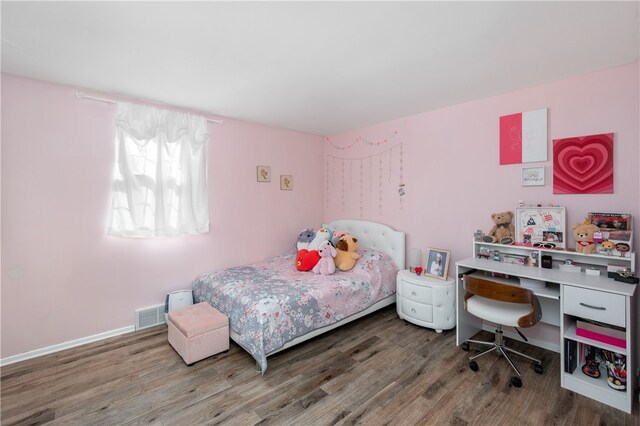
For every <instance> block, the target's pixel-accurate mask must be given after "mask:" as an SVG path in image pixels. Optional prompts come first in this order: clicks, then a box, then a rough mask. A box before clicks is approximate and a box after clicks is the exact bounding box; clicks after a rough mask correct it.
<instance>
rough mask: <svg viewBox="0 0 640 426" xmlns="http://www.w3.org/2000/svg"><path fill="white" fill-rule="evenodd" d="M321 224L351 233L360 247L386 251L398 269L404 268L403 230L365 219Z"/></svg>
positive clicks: (333, 229)
mask: <svg viewBox="0 0 640 426" xmlns="http://www.w3.org/2000/svg"><path fill="white" fill-rule="evenodd" d="M323 226H326V227H327V228H329V229H331V230H332V231H344V232H348V233H350V234H352V235H353V236H354V237H356V238H357V239H358V245H359V246H360V247H367V248H372V249H375V250H378V251H381V252H383V253H386V254H388V255H389V256H391V258H392V259H393V261H394V262H395V263H396V265H397V266H398V269H400V270H403V269H404V265H405V239H404V232H400V231H396V230H394V229H392V228H390V227H388V226H387V225H383V224H382V223H377V222H369V221H366V220H336V221H333V222H331V223H327V224H326V225H323Z"/></svg>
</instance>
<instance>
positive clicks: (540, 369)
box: [533, 364, 544, 374]
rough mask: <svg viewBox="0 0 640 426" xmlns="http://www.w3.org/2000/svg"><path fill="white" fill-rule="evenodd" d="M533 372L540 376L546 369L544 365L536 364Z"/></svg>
mask: <svg viewBox="0 0 640 426" xmlns="http://www.w3.org/2000/svg"><path fill="white" fill-rule="evenodd" d="M533 371H535V372H536V373H538V374H542V373H544V367H542V364H536V365H534V366H533Z"/></svg>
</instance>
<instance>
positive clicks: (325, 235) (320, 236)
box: [307, 227, 333, 250]
mask: <svg viewBox="0 0 640 426" xmlns="http://www.w3.org/2000/svg"><path fill="white" fill-rule="evenodd" d="M332 235H333V233H332V232H331V230H330V229H329V228H324V227H323V228H320V229H318V232H316V236H315V237H314V238H313V240H311V242H310V243H309V247H307V249H308V250H318V249H319V248H320V244H321V243H322V242H323V241H327V240H329V239H331V236H332Z"/></svg>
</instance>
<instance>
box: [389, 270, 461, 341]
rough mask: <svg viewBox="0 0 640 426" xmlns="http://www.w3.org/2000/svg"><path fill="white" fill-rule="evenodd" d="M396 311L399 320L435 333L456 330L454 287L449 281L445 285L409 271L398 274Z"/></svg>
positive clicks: (451, 280)
mask: <svg viewBox="0 0 640 426" xmlns="http://www.w3.org/2000/svg"><path fill="white" fill-rule="evenodd" d="M396 307H397V309H398V315H399V316H400V318H401V319H403V320H406V321H409V322H411V323H413V324H416V325H420V326H422V327H429V328H433V329H435V330H436V331H437V332H438V333H442V330H449V329H451V328H453V327H455V326H456V285H455V280H454V278H453V277H450V278H449V279H447V280H446V281H443V280H437V279H434V278H431V277H427V276H424V275H420V276H418V275H416V274H415V273H413V272H410V271H409V270H403V271H400V272H398V278H397V280H396Z"/></svg>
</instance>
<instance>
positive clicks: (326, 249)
mask: <svg viewBox="0 0 640 426" xmlns="http://www.w3.org/2000/svg"><path fill="white" fill-rule="evenodd" d="M318 253H319V254H320V261H319V262H318V263H316V266H314V267H313V273H314V274H321V275H331V274H333V273H335V272H336V263H335V261H334V260H333V258H334V257H335V256H336V254H338V253H337V252H336V248H335V247H334V246H333V245H332V244H331V242H330V241H323V242H322V244H321V245H320V248H319V249H318Z"/></svg>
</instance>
